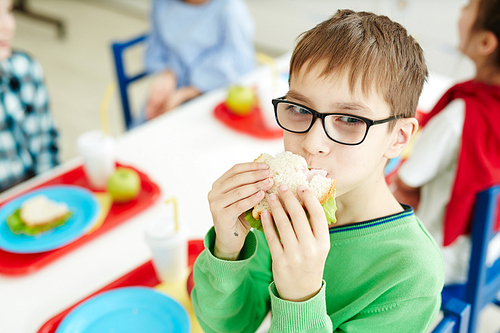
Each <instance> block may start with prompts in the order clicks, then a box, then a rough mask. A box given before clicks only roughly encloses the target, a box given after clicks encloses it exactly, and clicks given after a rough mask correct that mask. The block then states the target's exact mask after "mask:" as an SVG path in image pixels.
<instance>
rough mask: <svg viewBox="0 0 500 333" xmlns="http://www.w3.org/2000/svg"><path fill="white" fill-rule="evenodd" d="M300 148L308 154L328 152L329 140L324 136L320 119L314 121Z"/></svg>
mask: <svg viewBox="0 0 500 333" xmlns="http://www.w3.org/2000/svg"><path fill="white" fill-rule="evenodd" d="M305 135H306V137H305V139H304V141H303V142H302V146H303V148H304V149H305V150H307V151H308V152H309V153H310V154H327V153H329V152H330V148H329V147H330V143H331V142H332V141H331V140H330V138H329V137H328V136H327V135H326V133H325V130H324V128H323V123H322V122H321V119H316V121H315V122H314V124H313V125H312V127H311V128H310V129H309V132H307V133H306V134H305Z"/></svg>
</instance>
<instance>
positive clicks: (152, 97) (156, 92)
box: [145, 71, 177, 119]
mask: <svg viewBox="0 0 500 333" xmlns="http://www.w3.org/2000/svg"><path fill="white" fill-rule="evenodd" d="M176 85H177V79H176V77H175V74H174V73H173V72H171V71H166V72H163V73H162V74H160V75H158V77H157V78H156V79H155V80H154V82H153V84H152V85H151V90H150V91H149V96H148V101H147V104H146V109H145V113H146V118H147V119H153V118H155V117H156V116H159V115H160V114H162V113H163V112H164V108H165V106H166V104H167V102H168V100H169V99H170V96H171V95H172V93H173V92H174V90H175V87H176Z"/></svg>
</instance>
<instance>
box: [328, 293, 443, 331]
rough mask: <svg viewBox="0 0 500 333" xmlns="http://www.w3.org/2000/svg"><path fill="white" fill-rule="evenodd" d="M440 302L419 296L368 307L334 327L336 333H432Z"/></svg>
mask: <svg viewBox="0 0 500 333" xmlns="http://www.w3.org/2000/svg"><path fill="white" fill-rule="evenodd" d="M440 300H441V299H440V298H439V299H438V300H437V299H436V297H434V296H429V297H417V298H413V299H408V300H404V301H401V302H398V303H392V304H387V305H385V306H380V307H375V308H371V307H368V308H366V309H365V310H363V311H361V312H360V313H358V314H357V315H356V316H354V317H353V318H352V319H351V320H348V321H345V322H343V323H340V324H337V325H335V323H334V327H335V326H337V327H336V329H335V331H334V332H338V333H340V332H349V333H362V332H371V333H386V332H398V333H399V332H401V333H405V332H407V333H413V332H428V331H429V329H430V327H431V325H432V324H433V323H434V320H435V318H436V316H437V314H438V313H439V308H440V306H441V301H440ZM424 327H425V328H424ZM422 328H424V329H422Z"/></svg>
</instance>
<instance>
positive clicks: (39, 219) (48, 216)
mask: <svg viewBox="0 0 500 333" xmlns="http://www.w3.org/2000/svg"><path fill="white" fill-rule="evenodd" d="M68 212H69V209H68V206H67V205H66V204H65V203H58V202H55V201H52V200H50V199H49V198H47V197H46V196H45V195H37V196H34V197H33V198H31V199H29V200H26V201H25V202H24V203H23V204H22V205H21V211H20V216H21V220H22V221H23V222H24V223H25V224H26V225H28V226H30V227H33V226H39V225H44V224H48V223H51V222H54V221H57V220H59V219H61V218H63V217H64V216H65V215H66V214H67V213H68Z"/></svg>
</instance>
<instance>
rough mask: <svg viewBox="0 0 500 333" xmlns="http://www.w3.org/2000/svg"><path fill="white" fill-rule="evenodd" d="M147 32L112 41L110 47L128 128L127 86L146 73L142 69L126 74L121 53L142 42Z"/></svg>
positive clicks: (129, 118)
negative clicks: (120, 40)
mask: <svg viewBox="0 0 500 333" xmlns="http://www.w3.org/2000/svg"><path fill="white" fill-rule="evenodd" d="M147 36H148V35H147V34H143V35H140V36H138V37H135V38H132V39H131V40H128V41H124V42H117V41H115V42H112V43H111V49H112V50H113V57H114V60H115V69H116V78H117V81H118V89H119V91H120V100H121V103H122V110H123V118H124V120H125V128H126V129H127V130H129V129H130V128H131V127H132V125H133V119H132V113H131V111H130V100H129V97H128V90H127V88H128V86H129V85H130V84H131V83H132V82H134V81H137V80H139V79H141V78H143V77H144V76H146V75H147V74H148V73H147V72H145V71H143V72H141V73H139V74H135V75H128V74H127V73H126V71H125V66H124V61H123V54H124V52H125V50H126V49H128V48H130V47H132V46H137V44H139V43H142V42H144V41H145V40H146V38H147Z"/></svg>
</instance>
